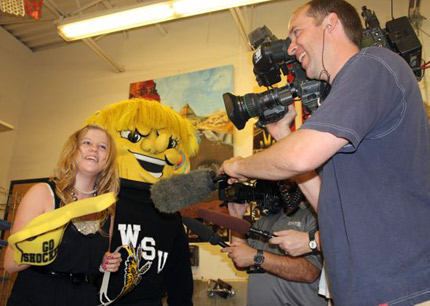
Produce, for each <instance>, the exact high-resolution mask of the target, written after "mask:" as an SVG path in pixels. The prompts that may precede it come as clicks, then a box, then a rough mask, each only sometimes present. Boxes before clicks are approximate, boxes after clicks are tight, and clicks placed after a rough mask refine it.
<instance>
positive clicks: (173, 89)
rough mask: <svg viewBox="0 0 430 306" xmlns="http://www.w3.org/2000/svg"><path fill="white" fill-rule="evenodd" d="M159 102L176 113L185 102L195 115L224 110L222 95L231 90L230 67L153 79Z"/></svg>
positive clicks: (231, 74)
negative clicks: (159, 98)
mask: <svg viewBox="0 0 430 306" xmlns="http://www.w3.org/2000/svg"><path fill="white" fill-rule="evenodd" d="M154 81H155V83H156V84H157V85H156V88H157V91H158V94H159V95H160V97H161V103H163V104H164V105H168V106H170V107H172V108H173V109H174V110H175V111H177V112H179V111H180V110H181V109H182V107H183V106H184V105H185V104H186V103H188V104H189V105H190V106H191V108H192V109H193V110H194V112H195V113H196V115H198V116H206V115H209V114H212V113H214V112H216V111H218V110H225V107H224V102H223V99H222V95H223V93H225V92H232V91H233V66H231V65H230V66H223V67H217V68H212V69H207V70H201V71H195V72H190V73H185V74H180V75H175V76H170V77H164V78H160V79H155V80H154Z"/></svg>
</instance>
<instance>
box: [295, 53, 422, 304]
mask: <svg viewBox="0 0 430 306" xmlns="http://www.w3.org/2000/svg"><path fill="white" fill-rule="evenodd" d="M302 128H304V129H312V130H318V131H322V132H328V133H331V134H333V135H335V136H337V137H342V138H345V139H347V140H349V144H347V145H346V146H345V147H343V148H342V149H341V150H339V151H338V152H337V153H336V154H335V155H334V156H333V157H332V158H331V159H330V160H328V161H327V162H326V163H325V164H324V166H323V171H322V176H321V178H322V186H321V193H320V202H319V211H318V216H319V225H320V230H321V234H322V247H323V254H324V257H325V259H326V261H327V271H328V275H329V280H330V284H331V290H332V293H333V297H334V301H335V303H336V305H337V306H342V305H348V306H352V305H354V306H355V305H366V306H367V305H378V304H382V303H388V304H389V305H396V306H400V305H413V303H418V302H421V301H424V300H427V299H430V238H429V236H430V161H429V157H430V128H429V124H428V121H427V118H426V114H425V112H424V107H423V101H422V97H421V93H420V91H419V88H418V84H417V81H416V79H415V76H414V74H413V73H412V70H411V69H410V67H409V66H408V65H407V63H406V61H405V60H404V59H402V58H401V57H400V56H398V55H397V54H395V53H393V52H391V51H389V50H387V49H384V48H375V47H372V48H365V49H363V50H361V51H360V52H359V53H358V54H356V55H355V56H353V57H352V58H351V59H350V60H349V61H348V62H347V63H346V64H345V65H344V67H343V68H342V69H341V71H340V72H339V73H338V74H337V76H336V78H335V79H334V82H333V86H332V89H331V92H330V94H329V96H328V97H327V98H326V100H325V101H324V102H323V104H322V106H321V107H320V108H319V109H318V110H317V111H316V112H315V113H314V114H313V115H312V117H311V118H310V119H309V120H307V121H306V122H305V124H304V125H303V126H302Z"/></svg>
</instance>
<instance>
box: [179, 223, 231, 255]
mask: <svg viewBox="0 0 430 306" xmlns="http://www.w3.org/2000/svg"><path fill="white" fill-rule="evenodd" d="M182 221H183V222H184V224H185V225H186V226H187V227H188V228H189V229H190V230H191V231H192V232H193V233H194V234H196V235H197V236H199V237H200V238H201V239H203V240H204V241H208V242H209V243H210V244H212V245H220V246H222V247H223V248H226V247H229V245H228V244H227V243H225V242H224V241H223V240H222V238H221V237H220V236H219V235H218V234H217V233H215V232H214V231H213V230H212V229H211V228H210V227H207V226H206V225H204V224H203V223H201V222H200V221H198V220H196V219H193V218H188V217H182Z"/></svg>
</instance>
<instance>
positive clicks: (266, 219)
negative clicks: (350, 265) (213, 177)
mask: <svg viewBox="0 0 430 306" xmlns="http://www.w3.org/2000/svg"><path fill="white" fill-rule="evenodd" d="M295 116H296V112H295V110H294V108H293V106H292V105H290V106H289V111H288V113H287V114H286V115H285V117H284V118H283V119H282V120H281V121H279V122H278V123H277V124H273V125H271V127H269V128H268V129H269V132H270V133H271V134H272V136H273V137H274V138H275V139H276V140H279V139H280V138H283V137H285V136H286V135H288V134H289V133H290V129H289V126H290V123H291V122H292V121H293V120H294V118H295ZM276 125H278V127H277V128H276V127H275V126H276ZM312 180H314V181H317V182H318V181H319V178H318V177H317V176H315V175H312V177H311V175H307V176H306V177H305V176H302V177H301V180H300V181H299V185H300V187H303V185H306V184H309V182H311V181H312ZM305 181H306V182H307V183H305ZM312 200H313V201H316V199H312ZM247 207H248V204H238V203H229V205H228V211H229V214H230V215H231V216H233V217H237V218H241V219H242V218H243V215H244V213H245V211H246V210H247ZM253 226H254V227H255V228H257V229H260V230H263V231H267V232H276V231H283V232H282V233H285V232H286V233H289V234H290V236H289V238H290V239H289V240H290V241H288V243H289V246H290V247H292V248H295V249H294V250H293V249H290V250H291V253H289V254H286V253H285V252H284V251H282V250H281V249H280V248H279V247H278V246H276V245H275V244H271V243H269V242H268V239H266V238H261V237H254V236H250V237H248V239H246V237H244V236H243V235H240V234H238V233H232V244H231V246H230V247H227V248H224V249H223V250H222V252H225V253H228V256H229V257H230V258H231V259H232V261H233V262H234V264H235V265H236V267H238V268H250V270H248V271H250V274H249V278H248V296H247V301H248V302H247V305H248V306H252V305H255V306H261V305H272V306H277V305H279V306H281V305H296V306H298V305H303V306H307V305H327V301H326V300H325V299H324V298H323V297H321V296H319V295H318V284H319V276H320V274H321V267H322V263H321V262H322V259H321V255H320V254H319V252H318V249H317V248H315V249H314V250H312V249H310V248H309V241H310V239H311V238H310V234H309V232H312V233H311V235H315V232H316V228H317V221H316V218H315V215H314V212H313V209H312V208H311V207H310V206H309V204H308V203H305V202H301V203H300V204H299V208H298V210H297V211H296V212H294V213H292V214H290V215H287V214H286V213H285V212H284V210H283V209H279V211H277V212H273V213H270V214H268V215H263V214H262V215H261V217H260V219H259V220H258V221H257V222H256V223H255V224H254V225H253ZM273 239H280V238H273ZM313 239H314V240H317V239H318V238H317V237H315V238H313ZM257 252H259V254H258V255H257ZM296 254H297V255H303V254H305V256H297V257H296ZM261 261H262V262H261Z"/></svg>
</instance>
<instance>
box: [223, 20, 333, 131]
mask: <svg viewBox="0 0 430 306" xmlns="http://www.w3.org/2000/svg"><path fill="white" fill-rule="evenodd" d="M248 37H249V39H250V41H251V44H252V45H253V47H254V48H255V49H256V51H255V52H254V55H253V59H252V61H253V65H254V74H255V76H256V80H257V82H258V85H259V86H265V87H267V88H268V90H267V91H265V92H263V93H259V94H257V93H249V94H246V95H244V96H235V95H233V94H231V93H225V94H224V95H223V99H224V104H225V108H226V111H227V115H228V117H229V119H230V121H231V122H233V124H234V125H235V126H236V128H238V129H239V130H241V129H243V128H244V127H245V124H246V122H247V121H248V120H249V119H250V118H252V117H259V124H269V123H274V122H277V121H279V120H280V119H281V118H282V117H284V115H285V113H286V112H287V110H288V109H287V108H288V105H290V104H291V103H293V102H294V101H295V99H297V98H298V97H300V99H301V100H302V104H303V107H304V111H305V115H306V116H307V115H310V114H311V113H312V112H313V111H315V110H316V109H317V108H318V106H319V104H320V102H321V98H323V97H324V96H325V95H326V94H327V93H328V89H329V85H328V84H327V83H326V82H323V81H318V80H310V79H308V78H307V77H306V72H305V71H304V70H303V69H302V68H301V66H300V63H299V62H298V61H297V60H296V59H295V58H294V57H293V56H290V55H288V52H287V50H288V47H289V45H290V43H291V41H290V39H289V38H287V39H277V38H276V36H275V35H273V34H272V32H271V31H270V30H269V29H268V28H267V27H266V26H263V27H261V28H258V29H256V30H254V31H253V32H251V33H250V34H249V35H248ZM290 73H291V75H292V77H293V78H294V79H293V80H292V81H291V82H288V83H287V84H286V85H285V86H283V87H279V88H272V86H273V85H274V84H276V83H279V82H280V81H281V79H282V74H283V75H285V76H286V75H288V74H290Z"/></svg>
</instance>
